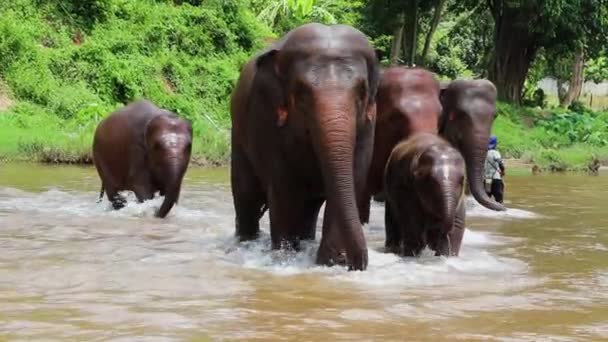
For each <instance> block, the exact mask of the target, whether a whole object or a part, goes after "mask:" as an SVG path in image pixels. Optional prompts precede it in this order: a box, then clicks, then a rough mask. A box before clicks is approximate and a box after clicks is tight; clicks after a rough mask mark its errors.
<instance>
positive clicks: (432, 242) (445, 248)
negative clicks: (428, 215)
mask: <svg viewBox="0 0 608 342" xmlns="http://www.w3.org/2000/svg"><path fill="white" fill-rule="evenodd" d="M427 244H428V246H429V247H430V248H431V249H432V250H433V251H434V252H435V256H442V255H443V256H448V255H449V254H450V248H451V246H450V243H449V239H448V235H447V234H443V233H441V232H440V231H438V230H431V231H428V232H427Z"/></svg>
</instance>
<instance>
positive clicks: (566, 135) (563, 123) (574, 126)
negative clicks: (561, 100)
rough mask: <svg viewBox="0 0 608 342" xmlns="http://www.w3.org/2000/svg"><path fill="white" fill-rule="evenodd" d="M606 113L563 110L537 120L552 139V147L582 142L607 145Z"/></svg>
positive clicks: (607, 127) (607, 116)
mask: <svg viewBox="0 0 608 342" xmlns="http://www.w3.org/2000/svg"><path fill="white" fill-rule="evenodd" d="M607 120H608V114H605V113H604V114H595V113H589V112H573V111H564V112H556V113H552V114H551V115H550V116H548V117H547V118H544V119H542V120H538V122H537V126H538V127H539V128H541V129H544V130H545V132H546V133H547V134H548V135H549V136H550V137H551V139H552V140H553V142H552V147H555V148H557V147H562V146H568V145H572V144H574V143H579V142H583V143H586V144H589V145H591V146H606V145H608V121H607Z"/></svg>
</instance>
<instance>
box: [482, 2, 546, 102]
mask: <svg viewBox="0 0 608 342" xmlns="http://www.w3.org/2000/svg"><path fill="white" fill-rule="evenodd" d="M495 6H497V7H498V6H500V8H499V9H498V10H497V9H495V8H494V9H493V11H492V12H493V14H494V24H495V25H494V51H493V53H492V57H491V59H490V65H489V67H488V79H489V80H490V81H492V82H493V83H494V85H495V86H496V89H497V91H498V98H499V100H503V101H507V102H511V103H514V104H521V100H522V90H523V87H524V82H525V80H526V76H527V75H528V69H529V68H530V64H531V63H532V61H533V60H534V57H535V55H536V51H537V49H538V47H537V39H536V36H535V35H534V33H533V32H531V31H532V30H531V28H530V27H529V25H530V24H529V22H530V17H531V16H532V15H533V13H531V11H530V9H527V8H523V7H521V6H524V5H517V4H515V5H513V4H512V5H509V4H508V3H507V2H505V1H499V0H497V1H496V5H495ZM514 37H517V39H514Z"/></svg>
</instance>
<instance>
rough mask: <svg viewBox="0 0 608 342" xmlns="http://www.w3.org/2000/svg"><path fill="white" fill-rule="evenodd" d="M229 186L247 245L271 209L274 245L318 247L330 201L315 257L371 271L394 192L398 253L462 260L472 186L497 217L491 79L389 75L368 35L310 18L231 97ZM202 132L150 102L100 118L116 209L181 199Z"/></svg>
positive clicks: (104, 175)
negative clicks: (375, 213)
mask: <svg viewBox="0 0 608 342" xmlns="http://www.w3.org/2000/svg"><path fill="white" fill-rule="evenodd" d="M230 112H231V118H232V131H231V168H230V177H231V188H232V196H233V203H234V209H235V214H236V222H235V224H236V236H237V237H238V239H239V240H240V241H245V240H252V239H256V238H257V236H258V234H259V231H260V225H259V221H260V219H261V217H262V216H263V215H264V213H265V212H266V211H268V215H269V218H270V235H271V240H272V247H273V248H274V249H279V248H289V249H296V250H297V249H298V248H299V243H300V241H302V240H314V239H315V235H316V223H317V218H318V215H319V211H320V209H321V207H322V205H323V204H324V203H325V209H324V210H325V211H324V214H323V225H322V227H323V228H322V229H323V230H322V238H321V241H320V245H319V248H318V252H317V257H316V262H317V263H318V264H323V265H335V264H340V265H347V266H348V268H349V269H350V270H365V269H366V268H367V264H368V251H367V244H366V239H365V236H364V234H363V229H362V225H363V224H365V223H367V222H368V221H369V213H370V204H371V199H372V197H374V196H378V195H383V197H385V199H386V204H385V229H386V244H385V246H386V249H387V251H390V252H393V253H397V254H400V255H404V256H415V255H417V254H418V253H419V252H420V251H421V250H422V249H423V248H424V247H425V246H428V247H430V248H431V249H433V250H434V251H435V252H436V254H437V255H446V256H448V255H454V256H455V255H458V253H459V250H460V245H461V241H462V237H463V233H464V220H465V206H464V203H463V201H464V187H465V184H468V186H469V189H470V192H471V194H472V195H473V197H474V198H475V199H476V200H477V201H478V202H479V203H481V204H482V205H483V206H485V207H487V208H490V209H492V210H505V208H504V207H503V206H502V205H501V204H499V203H496V202H494V201H493V200H491V199H490V198H489V197H488V196H487V194H486V193H485V190H484V186H483V179H482V178H483V176H482V173H483V163H484V160H485V154H486V146H487V141H488V138H489V135H490V131H491V128H492V124H493V121H494V118H495V116H496V89H495V87H494V85H493V84H492V83H491V82H489V81H486V80H457V81H453V82H451V83H450V84H449V85H447V86H445V87H442V86H440V83H439V81H438V80H437V79H436V78H435V76H434V75H433V74H432V73H431V72H429V71H426V70H424V69H420V68H405V67H391V68H388V69H384V70H381V67H380V65H379V62H378V57H377V55H376V52H375V50H374V48H373V47H372V46H371V44H370V43H369V41H368V39H367V37H366V36H365V35H364V34H363V33H361V32H360V31H358V30H357V29H355V28H353V27H350V26H347V25H332V26H326V25H321V24H314V23H313V24H306V25H302V26H300V27H298V28H295V29H294V30H292V31H290V32H289V33H287V34H286V35H285V36H283V37H282V38H281V39H280V40H278V41H276V42H275V43H273V44H272V45H271V46H269V47H268V48H266V49H265V50H264V51H262V52H261V53H259V54H257V55H256V56H254V57H252V58H251V59H250V60H249V61H248V62H247V63H246V65H244V66H243V68H242V70H241V74H240V77H239V79H238V82H237V84H236V87H235V89H234V91H233V93H232V97H231V103H230ZM191 146H192V127H191V125H190V124H189V123H188V122H187V121H184V120H183V119H180V118H179V117H177V116H176V115H175V114H172V113H170V112H168V111H165V110H162V109H160V108H158V107H156V106H154V105H153V104H151V103H150V102H147V101H140V102H136V103H132V104H130V105H128V106H126V107H124V108H123V109H121V110H119V111H117V112H115V113H112V114H111V115H110V116H109V117H107V118H106V119H104V120H103V121H102V122H100V124H99V126H98V128H97V130H96V132H95V137H94V142H93V157H94V161H95V166H96V168H97V171H98V173H99V176H100V178H101V180H102V193H101V194H100V198H101V196H103V191H104V190H105V192H106V194H107V197H108V199H109V200H110V201H111V202H112V204H113V207H114V208H116V209H118V208H120V207H122V206H123V205H124V199H123V198H122V197H120V195H118V191H120V190H132V191H134V192H135V194H136V196H137V199H138V200H139V201H143V200H146V199H150V198H152V197H153V196H154V193H155V192H156V191H160V193H161V195H164V196H165V199H164V202H163V204H162V206H161V208H160V209H159V211H158V212H157V216H159V217H164V216H165V215H167V213H168V212H169V210H170V209H171V207H172V206H173V204H175V203H176V202H177V199H178V197H179V192H180V187H181V183H182V178H183V176H184V173H185V171H186V169H187V166H188V163H189V160H190V152H191Z"/></svg>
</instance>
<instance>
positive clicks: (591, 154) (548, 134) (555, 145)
mask: <svg viewBox="0 0 608 342" xmlns="http://www.w3.org/2000/svg"><path fill="white" fill-rule="evenodd" d="M498 113H499V115H498V117H497V119H496V121H495V123H494V126H493V133H494V134H496V135H497V136H498V138H499V150H500V152H501V153H502V155H503V156H504V158H505V159H509V160H511V161H510V162H513V161H517V162H518V163H520V164H522V165H524V166H525V167H527V168H528V169H531V168H534V169H535V171H536V172H542V171H548V172H592V173H593V172H595V171H596V170H597V168H599V167H600V166H602V165H606V166H608V144H607V143H606V141H605V135H606V131H605V129H606V128H605V125H606V122H605V121H604V117H608V115H607V114H606V113H587V114H578V113H574V112H567V111H566V112H564V111H559V110H554V111H553V112H546V111H542V110H533V109H530V108H522V107H514V106H509V105H504V104H499V106H498ZM105 115H107V113H102V114H99V115H96V116H94V117H91V118H88V117H87V119H86V120H78V119H70V120H65V119H59V118H58V117H57V116H55V115H52V114H48V113H46V112H45V111H43V110H40V108H39V107H37V106H35V105H32V104H29V103H27V102H25V103H20V102H17V103H16V104H15V105H13V106H12V107H10V108H7V109H6V111H0V160H4V161H33V162H41V163H50V164H84V165H86V164H92V158H91V143H92V139H93V132H94V131H95V128H96V126H97V123H98V122H99V120H100V119H101V118H102V117H103V116H105ZM568 120H576V121H575V123H574V124H573V123H572V122H570V121H568ZM224 121H228V120H224ZM224 121H222V122H219V123H216V122H214V121H212V120H211V119H209V118H207V120H204V119H200V118H197V119H195V120H194V121H193V129H194V142H193V153H192V165H195V166H201V167H208V166H225V165H227V164H228V162H229V156H230V154H229V153H230V139H229V136H230V134H229V132H230V131H229V128H228V127H229V122H224ZM564 122H566V123H567V124H564ZM579 122H580V125H581V126H583V127H582V128H578V126H577V125H579ZM601 125H604V126H601ZM223 127H226V128H223ZM585 129H586V130H587V131H585Z"/></svg>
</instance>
